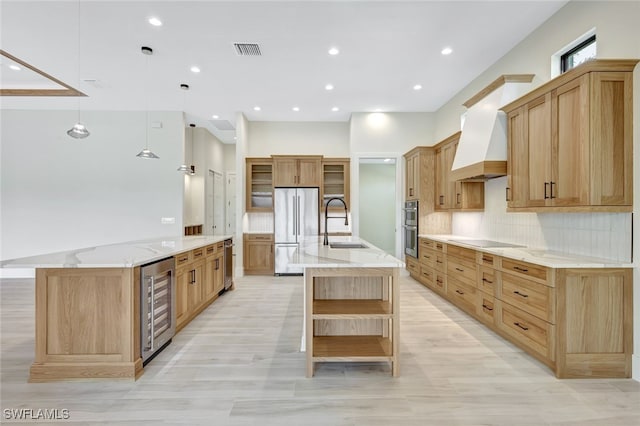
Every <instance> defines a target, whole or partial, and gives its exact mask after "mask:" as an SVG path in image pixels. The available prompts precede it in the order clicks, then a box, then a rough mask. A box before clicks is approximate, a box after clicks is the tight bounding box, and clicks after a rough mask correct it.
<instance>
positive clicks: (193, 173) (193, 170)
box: [189, 123, 196, 176]
mask: <svg viewBox="0 0 640 426" xmlns="http://www.w3.org/2000/svg"><path fill="white" fill-rule="evenodd" d="M189 127H191V132H190V133H191V135H190V136H191V165H190V166H189V175H191V176H194V175H195V174H196V166H194V165H193V131H194V130H193V129H195V128H196V125H195V124H193V123H190V124H189Z"/></svg>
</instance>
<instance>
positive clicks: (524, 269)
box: [513, 266, 529, 272]
mask: <svg viewBox="0 0 640 426" xmlns="http://www.w3.org/2000/svg"><path fill="white" fill-rule="evenodd" d="M513 269H515V270H516V271H520V272H529V270H528V269H527V268H520V267H518V266H514V267H513Z"/></svg>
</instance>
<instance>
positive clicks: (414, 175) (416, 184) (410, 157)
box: [404, 150, 421, 201]
mask: <svg viewBox="0 0 640 426" xmlns="http://www.w3.org/2000/svg"><path fill="white" fill-rule="evenodd" d="M405 164H406V167H405V194H404V199H405V200H406V201H413V200H420V180H421V170H420V151H419V150H413V151H411V152H410V153H407V154H405Z"/></svg>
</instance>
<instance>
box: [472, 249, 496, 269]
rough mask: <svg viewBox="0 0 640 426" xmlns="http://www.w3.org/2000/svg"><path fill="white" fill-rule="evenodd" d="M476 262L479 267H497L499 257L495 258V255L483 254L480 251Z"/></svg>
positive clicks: (477, 253)
mask: <svg viewBox="0 0 640 426" xmlns="http://www.w3.org/2000/svg"><path fill="white" fill-rule="evenodd" d="M476 261H477V263H478V265H484V266H497V264H498V256H494V255H493V254H489V253H483V252H481V251H479V252H476Z"/></svg>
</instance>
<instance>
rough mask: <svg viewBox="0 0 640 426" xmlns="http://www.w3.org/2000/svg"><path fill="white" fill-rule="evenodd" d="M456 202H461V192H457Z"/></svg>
mask: <svg viewBox="0 0 640 426" xmlns="http://www.w3.org/2000/svg"><path fill="white" fill-rule="evenodd" d="M456 204H460V193H457V194H456Z"/></svg>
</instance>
